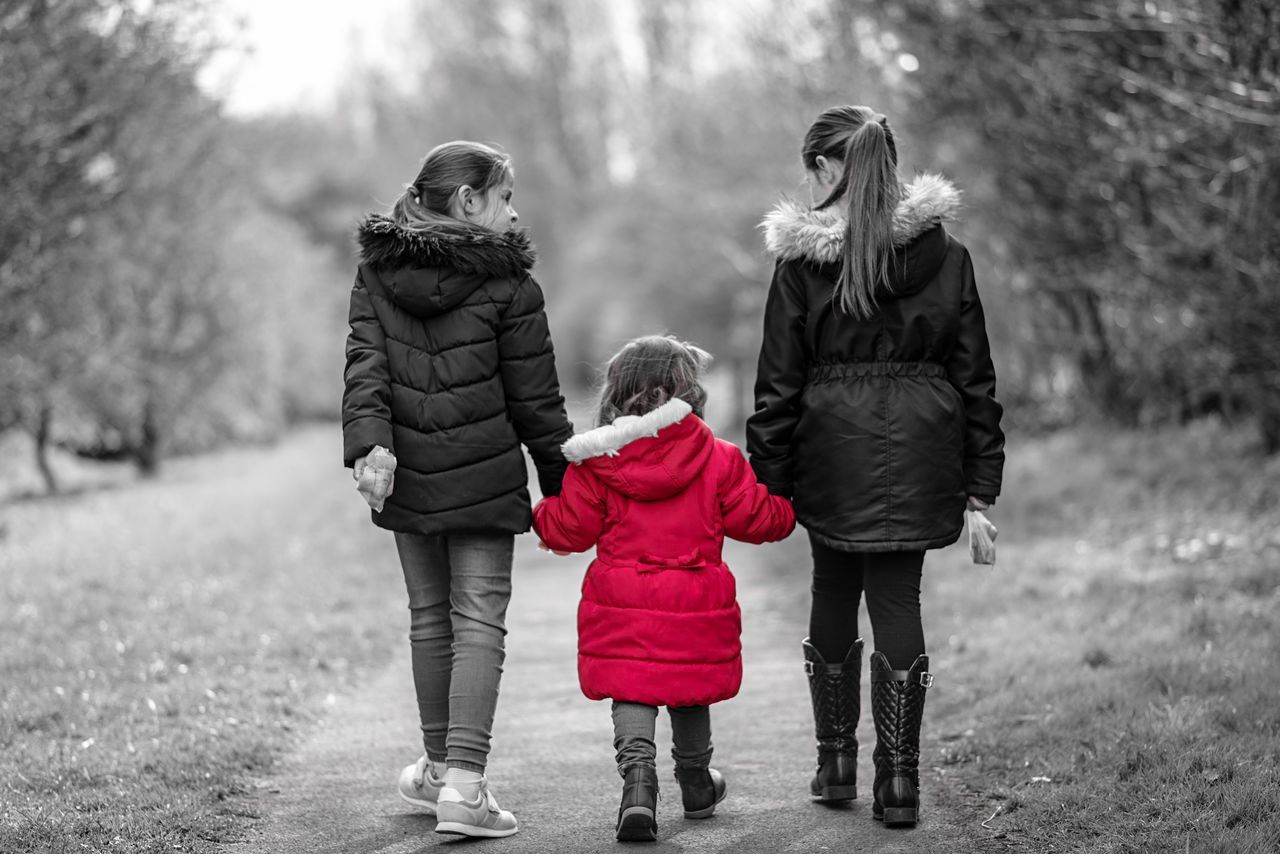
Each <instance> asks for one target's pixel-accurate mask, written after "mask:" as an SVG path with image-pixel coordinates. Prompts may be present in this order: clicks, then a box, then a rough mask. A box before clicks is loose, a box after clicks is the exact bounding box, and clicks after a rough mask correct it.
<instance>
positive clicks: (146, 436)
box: [133, 395, 161, 477]
mask: <svg viewBox="0 0 1280 854" xmlns="http://www.w3.org/2000/svg"><path fill="white" fill-rule="evenodd" d="M160 439H161V435H160V423H159V419H158V418H157V416H156V405H155V399H154V398H153V397H152V396H150V395H148V396H147V402H146V403H145V404H144V405H143V408H142V435H141V437H140V438H139V440H138V445H137V447H136V448H135V449H134V454H133V459H134V461H135V462H136V463H137V464H138V472H139V473H140V474H141V475H142V476H143V477H155V476H156V475H157V474H159V473H160Z"/></svg>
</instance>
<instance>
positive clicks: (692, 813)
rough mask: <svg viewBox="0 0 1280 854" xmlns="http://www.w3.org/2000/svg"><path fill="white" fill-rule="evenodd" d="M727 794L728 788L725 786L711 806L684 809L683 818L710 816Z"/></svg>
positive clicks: (714, 812)
mask: <svg viewBox="0 0 1280 854" xmlns="http://www.w3.org/2000/svg"><path fill="white" fill-rule="evenodd" d="M728 796H729V790H728V788H726V789H725V790H724V791H723V792H721V793H720V797H718V798H716V802H715V803H714V804H712V805H711V806H709V807H707V808H705V809H700V810H685V811H684V817H685V818H711V816H713V815H715V814H716V807H718V806H720V803H721V802H722V801H723V800H724V799H725V798H727V797H728Z"/></svg>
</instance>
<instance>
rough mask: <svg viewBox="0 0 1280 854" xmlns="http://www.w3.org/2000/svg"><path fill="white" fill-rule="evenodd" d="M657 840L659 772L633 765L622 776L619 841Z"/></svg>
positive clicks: (649, 766)
mask: <svg viewBox="0 0 1280 854" xmlns="http://www.w3.org/2000/svg"><path fill="white" fill-rule="evenodd" d="M657 838H658V772H657V770H656V769H655V768H654V767H653V766H652V765H632V766H631V767H630V768H628V769H627V771H626V773H625V774H623V776H622V803H621V804H620V805H619V806H618V841H619V842H653V841H654V840H656V839H657Z"/></svg>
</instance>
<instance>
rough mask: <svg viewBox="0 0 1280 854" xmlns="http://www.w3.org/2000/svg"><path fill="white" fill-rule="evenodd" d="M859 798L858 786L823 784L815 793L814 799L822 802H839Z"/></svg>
mask: <svg viewBox="0 0 1280 854" xmlns="http://www.w3.org/2000/svg"><path fill="white" fill-rule="evenodd" d="M857 798H858V789H857V787H856V786H823V787H822V788H821V789H819V790H818V791H817V792H815V793H813V799H814V800H815V801H817V802H818V803H820V804H839V803H844V802H845V801H853V800H857Z"/></svg>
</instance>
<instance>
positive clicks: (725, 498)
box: [720, 442, 796, 543]
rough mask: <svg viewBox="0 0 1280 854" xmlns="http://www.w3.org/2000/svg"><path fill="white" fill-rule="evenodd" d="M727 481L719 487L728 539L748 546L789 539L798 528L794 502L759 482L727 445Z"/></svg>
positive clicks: (734, 449)
mask: <svg viewBox="0 0 1280 854" xmlns="http://www.w3.org/2000/svg"><path fill="white" fill-rule="evenodd" d="M720 452H721V453H722V454H723V455H724V460H725V465H724V477H723V479H722V481H721V484H720V513H721V514H722V516H723V518H724V533H725V536H727V537H731V538H733V539H735V540H741V541H743V542H745V543H769V542H774V541H776V540H782V539H786V538H787V537H788V536H790V534H791V532H792V531H793V530H795V527H796V513H795V510H794V509H793V508H792V507H791V500H790V499H788V498H784V497H782V496H781V495H774V494H772V493H771V492H769V490H768V489H767V488H766V487H765V486H764V484H762V483H759V482H758V481H757V480H756V476H755V472H753V471H752V469H751V466H749V465H747V461H746V460H745V459H743V457H742V452H741V451H739V450H738V449H737V448H736V447H734V446H733V445H730V444H729V443H727V442H726V443H724V444H723V445H722V446H721V448H720Z"/></svg>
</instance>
